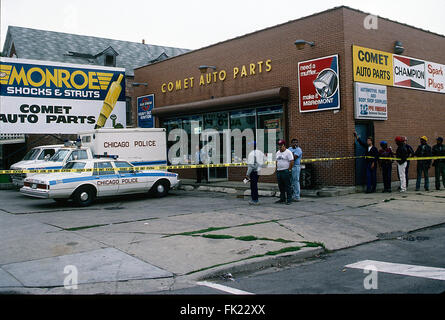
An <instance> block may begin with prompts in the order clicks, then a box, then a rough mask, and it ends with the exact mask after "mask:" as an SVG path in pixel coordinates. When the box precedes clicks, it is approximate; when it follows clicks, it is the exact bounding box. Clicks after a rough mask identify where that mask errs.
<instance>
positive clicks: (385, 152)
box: [379, 141, 394, 193]
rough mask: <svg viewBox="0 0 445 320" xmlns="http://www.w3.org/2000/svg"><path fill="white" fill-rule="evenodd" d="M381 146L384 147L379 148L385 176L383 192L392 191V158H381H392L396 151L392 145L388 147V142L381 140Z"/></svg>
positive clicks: (381, 165)
mask: <svg viewBox="0 0 445 320" xmlns="http://www.w3.org/2000/svg"><path fill="white" fill-rule="evenodd" d="M380 147H382V149H380V150H379V162H380V167H381V168H382V176H383V191H382V192H389V193H390V192H391V174H392V160H389V159H381V158H392V157H394V152H392V149H391V147H388V142H386V141H381V142H380Z"/></svg>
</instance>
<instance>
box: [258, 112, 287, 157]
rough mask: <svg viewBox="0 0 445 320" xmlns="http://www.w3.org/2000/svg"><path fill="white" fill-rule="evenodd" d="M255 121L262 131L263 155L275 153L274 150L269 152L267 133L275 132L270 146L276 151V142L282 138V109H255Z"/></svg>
mask: <svg viewBox="0 0 445 320" xmlns="http://www.w3.org/2000/svg"><path fill="white" fill-rule="evenodd" d="M257 119H258V120H257V121H258V126H257V128H258V129H264V153H269V152H275V150H269V140H268V136H269V135H268V133H269V131H270V130H276V136H275V141H274V142H273V143H272V142H271V145H273V146H274V149H276V143H277V142H278V140H280V139H283V138H284V127H283V107H282V106H281V105H279V106H271V107H266V108H258V109H257Z"/></svg>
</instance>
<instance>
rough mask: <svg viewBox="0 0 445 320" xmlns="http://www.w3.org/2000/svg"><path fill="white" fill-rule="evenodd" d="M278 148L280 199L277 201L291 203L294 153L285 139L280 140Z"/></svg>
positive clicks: (277, 162) (277, 168)
mask: <svg viewBox="0 0 445 320" xmlns="http://www.w3.org/2000/svg"><path fill="white" fill-rule="evenodd" d="M278 148H279V150H278V151H277V160H276V170H277V181H278V188H279V189H280V200H278V201H276V203H286V204H291V202H292V190H291V175H292V167H293V165H294V155H293V154H292V152H290V151H289V150H288V149H287V148H286V141H284V140H279V141H278ZM286 196H287V198H286Z"/></svg>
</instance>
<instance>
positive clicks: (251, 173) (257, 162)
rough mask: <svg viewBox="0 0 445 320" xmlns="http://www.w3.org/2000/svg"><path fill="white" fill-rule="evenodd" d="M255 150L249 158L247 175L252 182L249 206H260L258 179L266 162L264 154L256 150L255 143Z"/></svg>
mask: <svg viewBox="0 0 445 320" xmlns="http://www.w3.org/2000/svg"><path fill="white" fill-rule="evenodd" d="M253 146H254V149H253V150H252V151H250V153H249V155H248V156H247V173H246V178H247V179H248V180H249V181H250V197H251V199H252V200H251V201H250V202H249V204H251V205H258V204H259V201H258V178H259V172H260V170H261V167H262V166H263V164H264V162H265V156H264V153H263V152H262V151H261V150H258V149H256V143H255V142H253Z"/></svg>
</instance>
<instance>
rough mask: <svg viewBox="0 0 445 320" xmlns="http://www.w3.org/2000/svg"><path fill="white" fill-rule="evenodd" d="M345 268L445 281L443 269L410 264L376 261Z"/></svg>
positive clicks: (362, 262)
mask: <svg viewBox="0 0 445 320" xmlns="http://www.w3.org/2000/svg"><path fill="white" fill-rule="evenodd" d="M345 267H346V268H352V269H364V270H365V269H368V270H370V269H372V270H376V271H378V272H385V273H392V274H400V275H405V276H411V277H420V278H428V279H435V280H445V268H435V267H425V266H416V265H410V264H401V263H391V262H383V261H376V260H363V261H359V262H356V263H352V264H348V265H346V266H345Z"/></svg>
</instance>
